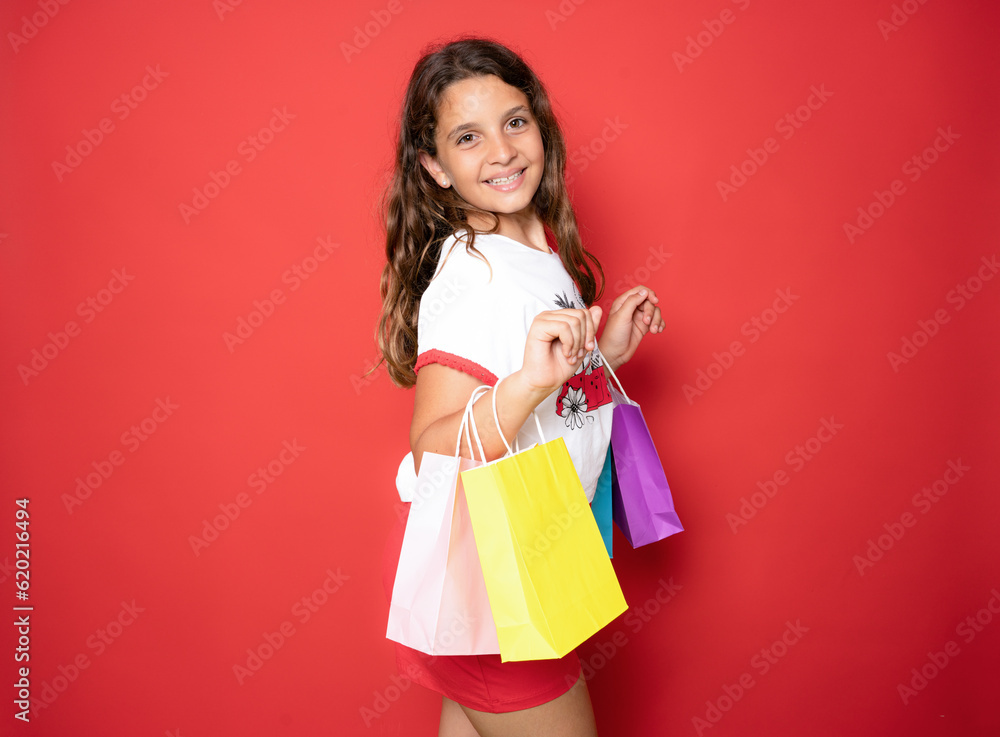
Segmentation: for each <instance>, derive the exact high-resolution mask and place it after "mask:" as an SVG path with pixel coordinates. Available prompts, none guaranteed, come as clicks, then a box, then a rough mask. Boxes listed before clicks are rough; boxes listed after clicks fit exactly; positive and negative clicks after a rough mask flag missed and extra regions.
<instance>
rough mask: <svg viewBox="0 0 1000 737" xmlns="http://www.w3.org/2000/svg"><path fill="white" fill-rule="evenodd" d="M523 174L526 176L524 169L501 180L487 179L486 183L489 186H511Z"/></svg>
mask: <svg viewBox="0 0 1000 737" xmlns="http://www.w3.org/2000/svg"><path fill="white" fill-rule="evenodd" d="M522 174H524V169H521V171H517V172H514V173H513V174H511V175H510V176H509V177H503V178H501V179H487V180H486V183H487V184H510V183H511V182H513V181H514V180H515V179H517V178H518V177H520V176H521V175H522Z"/></svg>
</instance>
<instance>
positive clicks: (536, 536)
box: [460, 382, 627, 662]
mask: <svg viewBox="0 0 1000 737" xmlns="http://www.w3.org/2000/svg"><path fill="white" fill-rule="evenodd" d="M499 383H500V382H497V384H498V385H499ZM496 394H497V392H496V390H495V388H494V392H493V417H494V420H495V421H496V423H497V427H498V428H499V426H500V423H499V419H498V418H497V411H496ZM532 416H533V417H534V419H535V425H536V427H537V429H538V435H539V438H540V439H541V441H542V442H541V444H536V445H533V446H531V447H530V448H528V449H526V450H522V451H520V452H517V453H515V452H514V451H513V450H511V448H510V445H509V444H507V440H506V439H504V445H506V447H507V454H506V455H504V456H503V457H501V458H499V459H497V460H494V461H490V462H489V463H486V464H485V465H483V466H481V467H478V468H473V469H470V470H468V471H462V472H461V473H460V476H461V478H462V483H463V485H464V488H465V496H466V499H467V501H468V504H469V514H470V516H471V518H472V527H473V530H474V531H475V537H476V548H477V549H478V550H479V560H480V563H481V565H482V570H483V577H484V579H485V581H486V590H487V592H488V594H489V599H490V608H491V609H492V611H493V621H494V623H495V624H496V630H497V639H498V641H499V643H500V659H501V660H502V661H504V662H507V661H511V660H543V659H549V658H561V657H563V656H565V655H566V654H567V653H568V652H570V651H571V650H573V649H574V648H575V647H577V646H578V645H579V644H580V643H582V642H583V641H584V640H586V639H587V638H589V637H590V636H591V635H593V634H594V633H595V632H597V631H598V630H600V629H601V628H602V627H604V626H605V625H606V624H608V623H609V622H610V621H611V620H612V619H614V618H615V617H617V616H618V615H619V614H621V613H622V612H624V611H625V609H626V608H627V605H626V603H625V597H624V595H623V594H622V590H621V587H620V586H619V584H618V579H617V577H616V576H615V572H614V569H613V568H612V567H611V561H610V560H608V555H607V550H606V549H605V547H604V544H603V542H602V540H601V533H600V532H599V531H598V529H597V523H596V522H595V521H594V516H593V515H592V514H591V513H590V511H589V509H588V504H587V496H586V494H585V492H584V490H583V486H582V484H581V483H580V478H579V476H578V475H577V473H576V469H575V468H574V466H573V462H572V460H571V458H570V455H569V451H568V450H567V449H566V443H565V441H563V439H562V438H561V437H559V438H556V439H554V440H551V441H548V442H546V441H545V439H544V435H543V434H542V428H541V424H540V423H539V422H538V417H537V415H535V414H534V413H532ZM469 424H470V426H471V427H472V433H473V436H474V438H475V440H476V444H477V447H478V448H479V453H480V457H482V458H485V455H484V454H483V450H482V443H481V441H480V438H479V433H478V429H477V428H476V424H475V418H474V417H473V416H472V414H471V413H470V416H469Z"/></svg>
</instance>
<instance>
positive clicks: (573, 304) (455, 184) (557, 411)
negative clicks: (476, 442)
mask: <svg viewBox="0 0 1000 737" xmlns="http://www.w3.org/2000/svg"><path fill="white" fill-rule="evenodd" d="M565 166H566V146H565V143H564V142H563V137H562V133H561V132H560V130H559V126H558V124H557V123H556V120H555V116H554V114H553V112H552V107H551V105H550V103H549V99H548V96H547V95H546V92H545V89H544V88H543V86H542V83H541V82H540V81H539V79H538V77H536V76H535V74H534V72H532V71H531V69H529V68H528V66H527V65H526V64H525V63H524V61H523V60H522V59H521V58H520V57H519V56H518V55H517V54H515V53H513V52H512V51H510V50H509V49H507V48H505V47H504V46H502V45H500V44H498V43H495V42H493V41H490V40H485V39H480V38H461V39H459V40H456V41H453V42H451V43H448V44H445V45H443V46H440V47H438V48H435V49H432V50H431V51H429V52H427V53H425V55H424V56H423V57H422V58H421V59H420V60H419V61H418V62H417V64H416V66H415V68H414V70H413V74H412V76H411V78H410V81H409V85H408V87H407V90H406V96H405V100H404V103H403V110H402V116H401V121H400V132H399V139H398V142H397V149H396V162H395V171H394V175H393V179H392V182H391V184H390V186H389V188H388V189H387V191H386V195H385V198H384V200H383V202H382V216H383V217H384V222H385V228H386V256H387V259H388V263H387V264H386V266H385V269H384V271H383V274H382V280H381V295H382V301H383V305H382V312H381V315H380V318H379V324H378V331H377V337H378V343H379V348H380V350H381V353H382V357H383V360H384V361H385V362H386V364H387V368H388V372H389V375H390V376H391V378H392V380H393V382H394V383H395V384H397V385H398V386H401V387H404V388H408V387H411V386H415V387H416V392H415V396H414V405H413V421H412V424H411V427H410V447H411V453H410V454H408V455H407V456H406V457H405V458H404V459H403V462H402V464H401V465H400V470H399V476H398V478H397V487H398V490H399V493H400V497H401V498H402V499H403V501H404V502H405V501H408V500H409V499H411V498H412V488H413V486H414V484H415V481H416V473H417V471H418V470H419V467H420V458H421V455H422V454H423V453H424V452H425V451H430V452H434V453H441V454H445V455H452V454H453V453H454V447H455V439H456V436H457V434H458V428H459V423H460V421H461V416H462V413H463V411H464V408H465V405H466V403H467V401H468V399H469V396H470V395H471V393H472V391H473V389H475V388H476V387H477V386H480V385H482V384H487V385H489V386H491V387H497V388H496V389H490V390H489V391H488V392H485V393H484V394H483V395H482V397H480V399H479V400H478V401H477V402H476V403H475V404H474V405H473V413H474V416H475V421H476V424H477V426H478V427H479V428H480V433H481V438H482V442H483V447H484V450H485V453H486V459H487V460H493V459H496V458H499V457H501V456H502V455H504V452H505V447H504V444H503V440H502V438H501V437H500V433H502V434H503V436H504V437H505V438H507V439H508V440H513V438H514V437H515V436H517V439H518V441H519V442H520V447H522V448H527V447H529V446H530V445H531V444H532V443H535V442H538V438H537V431H535V428H534V422H529V423H525V421H526V420H527V419H528V418H529V416H530V414H531V413H532V412H536V413H537V415H538V417H539V420H540V422H541V425H542V427H543V430H544V432H545V433H546V438H547V439H550V440H551V439H552V438H554V437H556V436H557V435H561V436H562V437H563V438H564V439H565V442H566V445H567V448H568V449H569V452H570V457H571V458H572V460H573V463H574V465H575V466H576V469H577V472H578V474H579V476H580V481H581V483H582V484H583V487H584V490H585V491H586V493H587V496H588V499H593V496H594V492H595V490H596V486H597V478H598V476H599V475H600V472H601V469H602V467H603V465H604V459H605V456H606V454H607V450H608V444H609V441H610V430H611V410H612V405H611V398H610V394H609V392H608V383H607V378H606V377H605V375H604V364H605V362H607V363H609V364H610V365H611V367H612V369H614V368H617V367H618V366H620V365H621V364H623V363H625V362H626V361H628V360H629V359H630V358H631V357H632V355H633V354H634V353H635V351H636V349H637V348H638V346H639V342H640V341H641V340H642V338H643V336H644V335H646V333H648V332H652V333H658V332H662V330H663V325H664V323H663V320H662V318H661V316H660V309H659V307H657V306H656V304H657V302H658V298H657V296H656V295H655V294H654V293H653V291H652V290H651V289H648V288H646V287H644V286H637V287H635V288H633V289H630V290H628V291H627V292H625V293H624V294H622V295H620V296H618V297H617V298H616V299H615V300H614V302H613V303H612V305H611V309H610V314H609V315H608V319H607V324H606V325H605V328H604V331H603V333H602V335H601V337H600V338H598V336H597V332H598V331H597V326H598V325H599V324H600V321H601V312H602V310H601V308H600V307H599V306H596V305H594V304H593V303H594V301H595V299H597V298H599V297H600V294H601V292H602V291H603V285H599V284H598V278H597V277H596V276H595V274H594V269H593V268H592V267H591V265H590V263H588V260H589V261H590V262H591V263H593V265H594V267H595V268H596V270H597V273H598V274H599V275H600V278H601V280H603V271H602V270H601V266H600V264H599V262H598V261H597V259H596V258H594V256H592V255H591V254H590V253H589V252H587V251H586V250H585V249H584V248H583V246H582V244H581V242H580V236H579V233H578V232H577V226H576V218H575V216H574V213H573V208H572V206H571V205H570V202H569V197H568V195H567V192H566V187H565V181H564V176H565ZM599 287H600V288H599ZM500 380H503V382H502V385H500V386H497V384H498V381H500ZM494 391H496V392H497V397H496V404H497V408H498V419H499V425H500V426H499V427H497V426H496V423H495V422H494V419H493V412H492V409H491V400H492V397H491V394H492V393H493V392H494ZM522 425H524V427H523V428H522ZM462 443H463V444H462V452H461V455H462V456H463V457H473V456H472V455H471V449H469V448H468V446H467V444H466V443H465V441H464V440H463V441H462ZM407 509H408V505H407ZM404 521H405V516H404V519H401V520H400V522H399V524H398V525H397V527H396V529H395V531H394V533H393V535H391V536H390V539H389V541H388V542H387V544H386V556H385V565H384V583H385V587H386V593H387V596H390V597H391V590H392V585H393V579H394V576H395V570H396V565H397V562H398V556H399V548H400V545H401V541H402V533H403V527H404ZM396 654H397V664H398V666H399V668H400V671H401V672H402V673H403V674H404V675H405V676H407V677H409V678H410V679H412V680H413V681H415V682H417V683H420V684H422V685H424V686H427V687H428V688H431V689H433V690H435V691H437V692H439V693H441V694H442V697H443V699H442V708H441V721H440V727H439V735H447V736H448V737H471V736H473V735H481V736H482V737H492V736H493V735H514V734H518V735H520V734H530V735H535V734H545V735H552V736H559V735H573V736H574V737H581V736H584V735H596V734H597V731H596V727H595V724H594V715H593V710H592V708H591V705H590V697H589V695H588V693H587V686H586V682H585V681H584V680H583V679H582V678H581V677H580V676H581V673H580V662H579V660H578V658H577V656H576V654H575V653H570V654H569V655H567V656H566V657H564V658H562V659H559V660H537V661H525V662H508V663H501V662H500V656H499V655H478V656H476V655H468V656H428V655H425V654H423V653H420V652H418V651H416V650H413V649H410V648H407V647H404V646H402V645H399V644H397V645H396Z"/></svg>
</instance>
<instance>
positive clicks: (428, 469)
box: [386, 385, 500, 655]
mask: <svg viewBox="0 0 1000 737" xmlns="http://www.w3.org/2000/svg"><path fill="white" fill-rule="evenodd" d="M487 389H489V387H487V386H485V385H483V386H479V387H477V388H476V390H475V391H474V392H473V393H472V396H471V397H470V399H469V403H468V404H467V405H466V408H465V415H464V416H463V418H462V423H461V425H460V426H459V431H458V440H457V442H456V444H455V455H454V456H446V455H441V454H439V453H430V452H425V453H424V454H423V456H422V457H421V460H420V473H419V474H418V475H417V486H416V491H415V492H414V497H413V501H412V502H411V505H412V506H411V507H410V512H409V515H408V517H407V521H406V529H405V530H404V532H403V543H402V547H401V549H400V553H399V564H398V566H397V568H396V579H395V582H394V584H393V589H392V599H391V602H390V605H389V621H388V625H387V628H386V637H387V638H389V639H390V640H394V641H396V642H399V643H402V644H403V645H407V646H408V647H412V648H414V649H415V650H419V651H421V652H424V653H427V654H428V655H480V654H496V653H499V652H500V646H499V644H498V642H497V632H496V626H495V625H494V623H493V615H492V612H491V610H490V601H489V596H488V594H487V592H486V584H485V582H484V580H483V571H482V568H481V567H480V565H479V554H478V552H477V550H476V541H475V536H474V533H473V529H472V523H471V522H470V519H469V508H468V505H467V504H466V501H465V493H464V491H463V490H462V482H461V477H460V475H459V474H460V472H461V471H466V470H469V469H472V468H476V467H477V466H481V465H482V463H481V462H480V461H475V460H470V459H468V458H460V457H459V449H460V448H461V442H462V433H463V432H464V433H465V435H466V437H467V438H469V426H468V422H467V421H468V418H469V414H470V413H471V411H472V405H473V402H474V401H475V400H476V399H477V398H478V397H479V395H480V393H481V392H483V391H485V390H487ZM469 447H470V448H471V439H470V441H469Z"/></svg>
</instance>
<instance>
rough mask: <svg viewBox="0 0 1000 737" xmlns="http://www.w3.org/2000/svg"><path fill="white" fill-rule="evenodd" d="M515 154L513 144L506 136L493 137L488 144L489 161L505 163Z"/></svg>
mask: <svg viewBox="0 0 1000 737" xmlns="http://www.w3.org/2000/svg"><path fill="white" fill-rule="evenodd" d="M516 154H517V152H516V151H515V150H514V146H513V144H511V142H510V141H509V140H508V139H507V137H506V136H498V137H496V138H494V139H493V142H492V143H491V145H490V151H489V156H490V163H499V164H503V163H506V162H508V161H510V160H511V159H512V158H514V156H515V155H516Z"/></svg>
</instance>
